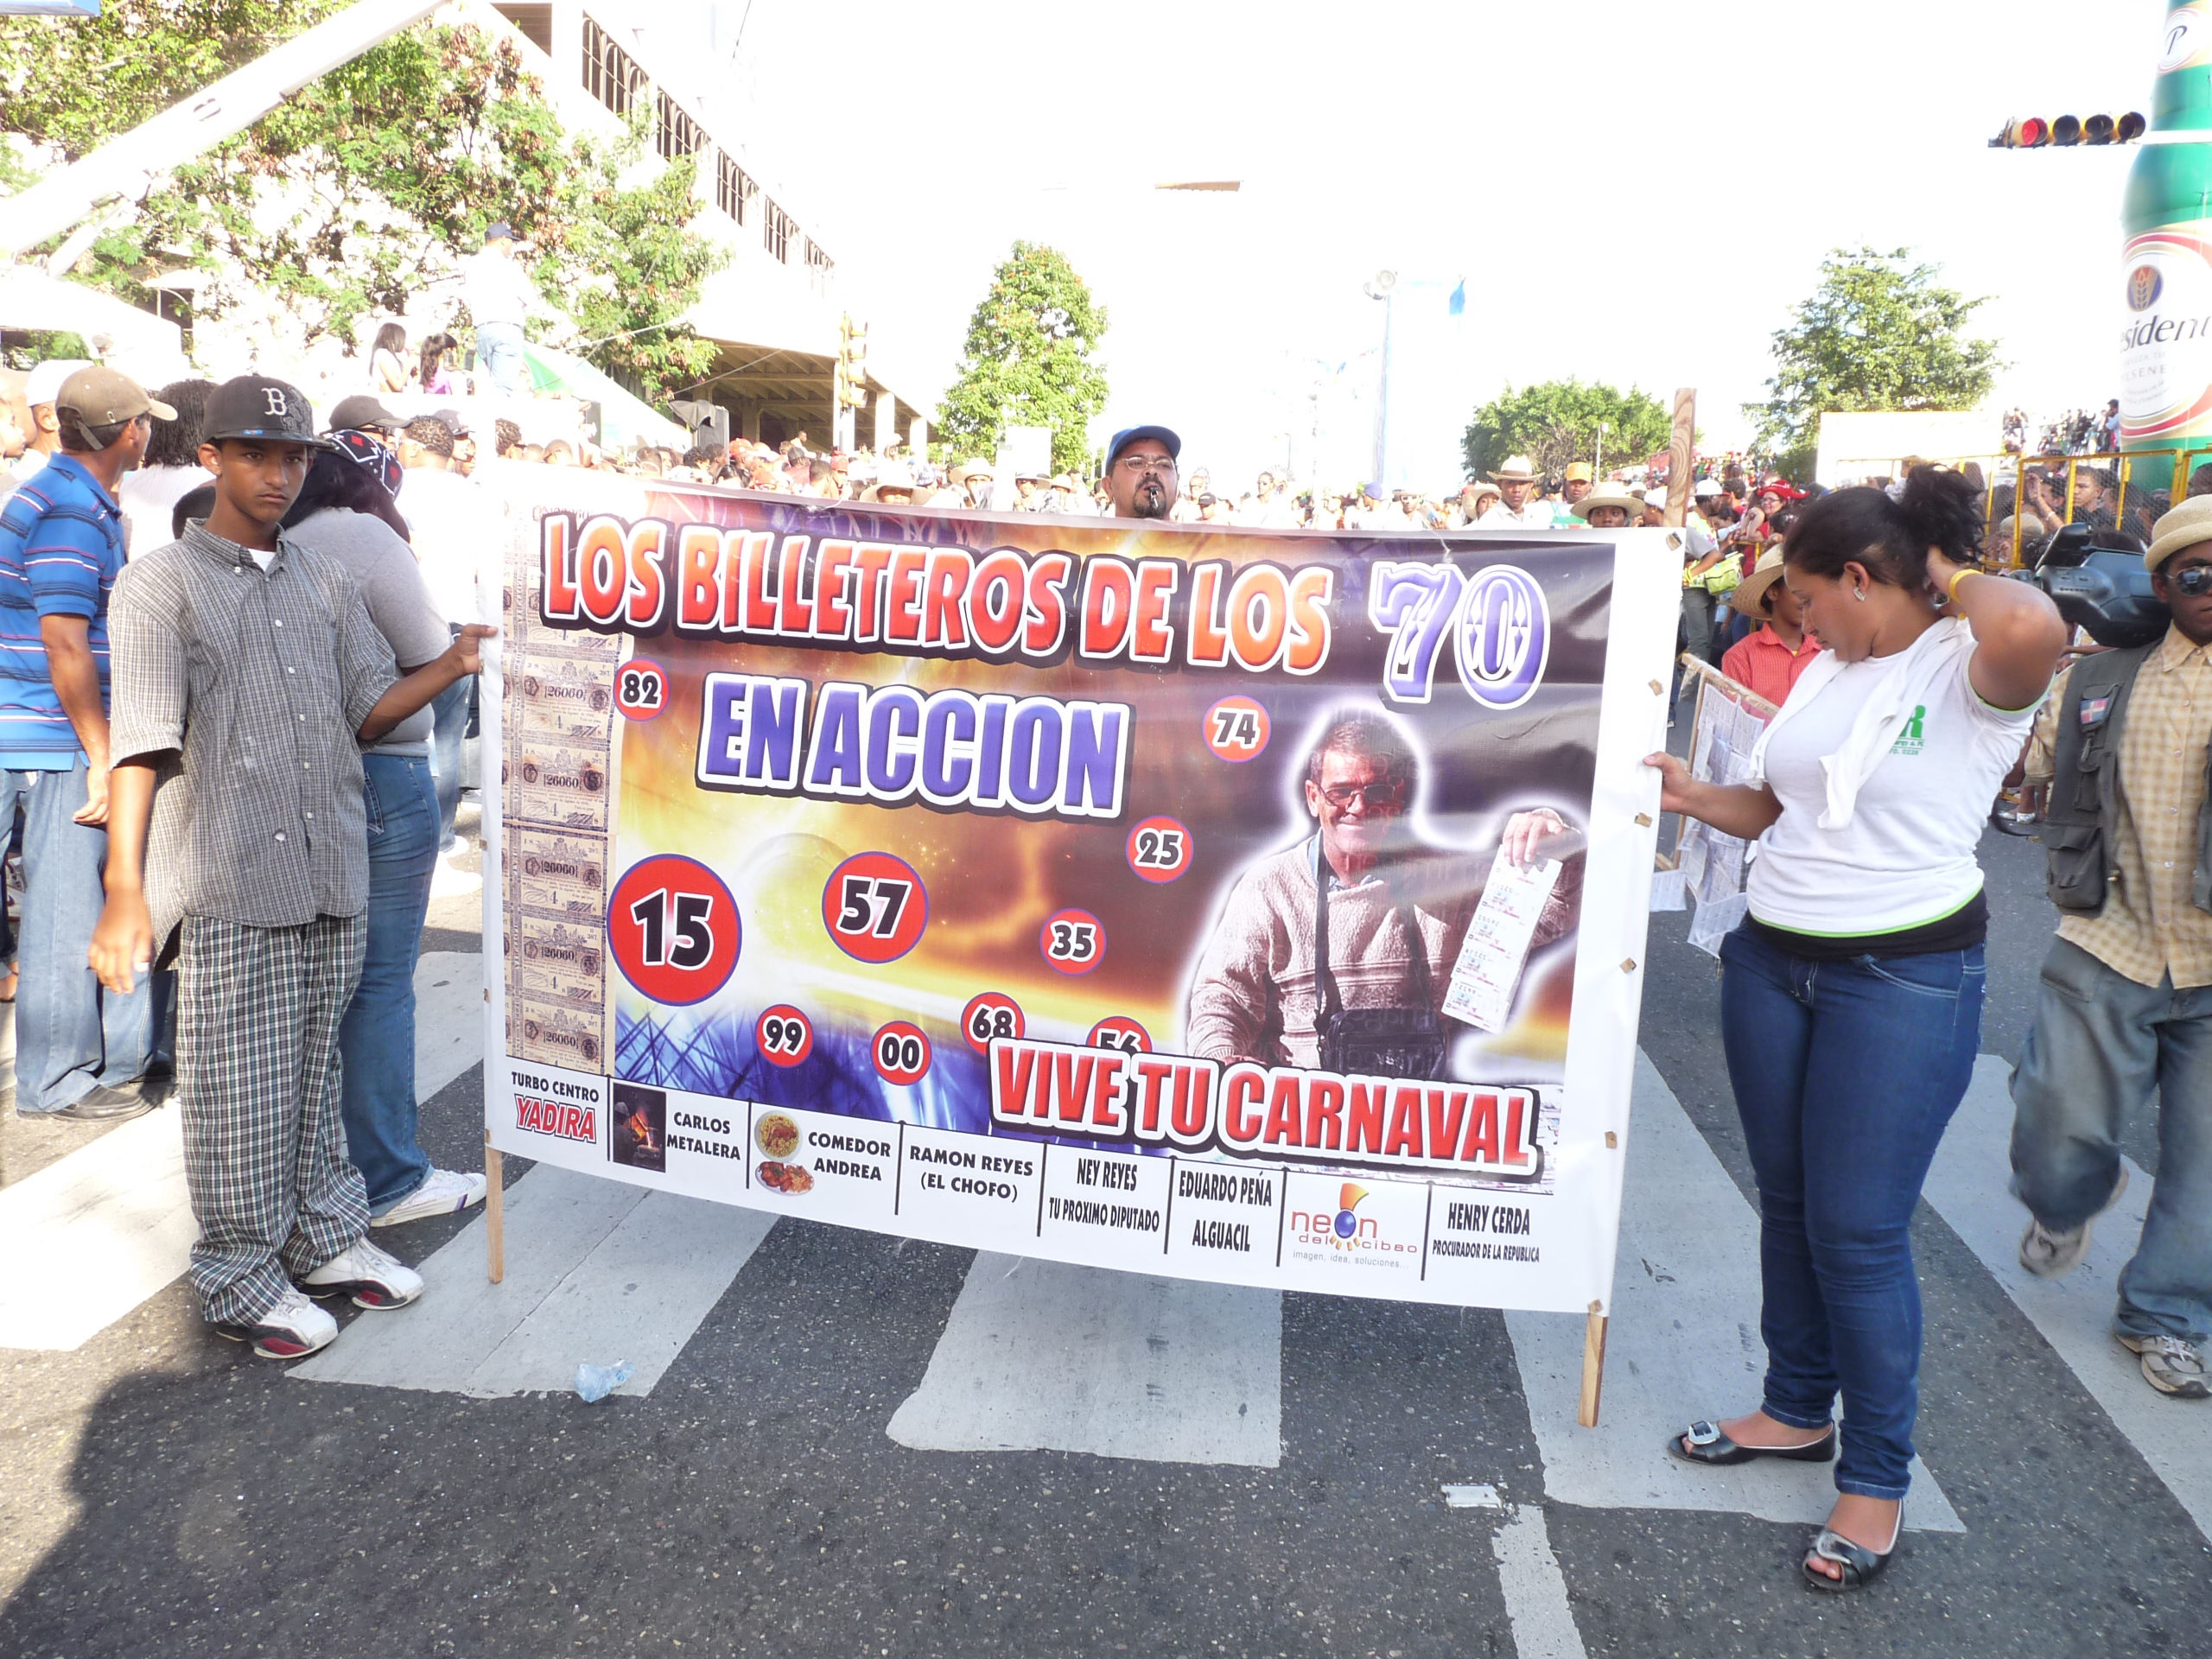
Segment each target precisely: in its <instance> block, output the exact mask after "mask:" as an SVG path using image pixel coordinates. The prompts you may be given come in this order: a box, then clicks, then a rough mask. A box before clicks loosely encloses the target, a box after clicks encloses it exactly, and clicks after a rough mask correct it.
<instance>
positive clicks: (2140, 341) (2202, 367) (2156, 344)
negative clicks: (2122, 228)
mask: <svg viewBox="0 0 2212 1659" xmlns="http://www.w3.org/2000/svg"><path fill="white" fill-rule="evenodd" d="M2125 267H2126V302H2127V323H2126V332H2125V333H2123V334H2122V335H2121V336H2120V423H2121V434H2122V442H2126V443H2128V444H2135V443H2139V442H2149V441H2155V440H2158V439H2161V438H2175V437H2194V436H2196V435H2200V434H2201V433H2202V432H2203V431H2205V430H2206V429H2212V219H2196V220H2192V221H2190V223H2187V224H2183V225H2167V226H2160V227H2159V228H2158V229H2157V230H2153V231H2145V232H2143V233H2142V234H2140V235H2139V236H2135V237H2132V238H2129V240H2128V244H2127V255H2126V261H2125Z"/></svg>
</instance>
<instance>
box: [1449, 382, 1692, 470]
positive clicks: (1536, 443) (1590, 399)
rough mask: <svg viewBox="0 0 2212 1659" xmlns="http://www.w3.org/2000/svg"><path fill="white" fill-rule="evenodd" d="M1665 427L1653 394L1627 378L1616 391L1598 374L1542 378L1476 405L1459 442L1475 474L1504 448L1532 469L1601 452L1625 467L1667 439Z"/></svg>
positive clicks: (1493, 466)
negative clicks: (1587, 381)
mask: <svg viewBox="0 0 2212 1659" xmlns="http://www.w3.org/2000/svg"><path fill="white" fill-rule="evenodd" d="M1600 428H1603V430H1602V431H1600V430H1599V429H1600ZM1671 429H1672V422H1671V421H1670V419H1669V416H1668V414H1667V411H1666V410H1665V408H1664V407H1662V405H1661V404H1660V402H1659V400H1658V399H1657V398H1656V397H1652V396H1651V395H1650V394H1649V392H1646V391H1639V390H1637V388H1636V387H1634V386H1630V388H1629V389H1628V390H1627V391H1620V390H1618V388H1616V387H1613V386H1609V385H1605V384H1604V383H1603V382H1597V383H1594V384H1592V385H1584V384H1583V383H1582V382H1581V381H1580V380H1576V379H1572V378H1569V379H1566V380H1544V381H1540V382H1539V383H1537V384H1536V385H1533V386H1523V387H1522V389H1521V390H1520V391H1515V390H1514V389H1513V388H1512V387H1511V386H1510V385H1509V386H1507V387H1506V389H1505V391H1503V393H1502V394H1501V395H1500V396H1498V397H1494V398H1492V399H1491V401H1490V402H1489V403H1487V404H1484V405H1483V406H1482V407H1481V408H1479V409H1478V410H1476V411H1475V417H1474V419H1473V420H1471V421H1470V422H1468V423H1467V430H1466V435H1465V437H1464V438H1463V439H1462V440H1461V442H1460V448H1461V450H1462V452H1463V453H1464V454H1465V456H1466V458H1467V470H1468V472H1469V473H1471V474H1473V475H1474V476H1476V477H1478V478H1479V477H1481V476H1482V475H1483V474H1485V473H1492V472H1495V471H1497V467H1498V465H1499V463H1501V462H1502V461H1504V460H1505V458H1506V457H1507V456H1509V455H1527V456H1529V458H1530V459H1531V460H1532V461H1535V464H1536V470H1537V471H1538V472H1540V473H1543V474H1547V475H1548V476H1550V477H1553V478H1556V477H1558V476H1559V475H1560V473H1562V472H1563V471H1565V470H1566V468H1567V464H1568V463H1569V462H1570V461H1590V462H1592V464H1595V463H1596V462H1597V461H1599V458H1600V457H1601V456H1604V457H1608V458H1610V459H1611V462H1612V464H1613V465H1615V466H1620V467H1625V466H1629V465H1630V464H1632V463H1634V462H1637V461H1645V460H1649V458H1650V457H1651V456H1652V455H1653V454H1656V453H1657V452H1658V451H1660V450H1662V449H1664V448H1666V447H1667V439H1668V435H1669V431H1670V430H1671Z"/></svg>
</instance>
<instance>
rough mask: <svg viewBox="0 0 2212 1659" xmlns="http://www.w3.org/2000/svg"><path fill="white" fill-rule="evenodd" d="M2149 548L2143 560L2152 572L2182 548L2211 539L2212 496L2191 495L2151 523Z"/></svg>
mask: <svg viewBox="0 0 2212 1659" xmlns="http://www.w3.org/2000/svg"><path fill="white" fill-rule="evenodd" d="M2151 538H2152V539H2151V550H2150V551H2149V552H2147V553H2145V555H2144V556H2143V563H2145V564H2146V565H2148V566H2149V567H2150V568H2151V570H2152V573H2153V574H2154V575H2155V574H2156V573H2157V571H2158V568H2159V567H2160V566H2161V565H2163V564H2164V563H2165V562H2166V561H2167V560H2168V559H2171V557H2173V556H2174V555H2175V554H2177V553H2178V552H2180V551H2181V550H2182V549H2183V548H2185V547H2195V546H2196V544H2197V543H2199V542H2212V495H2194V496H2191V497H2190V499H2188V500H2186V501H2184V502H2183V503H2182V504H2181V505H2179V506H2177V507H2176V508H2175V509H2174V510H2173V511H2172V512H2170V513H2168V514H2166V516H2165V517H2164V518H2161V519H2159V520H2158V523H2157V524H2153V525H2152V526H2151Z"/></svg>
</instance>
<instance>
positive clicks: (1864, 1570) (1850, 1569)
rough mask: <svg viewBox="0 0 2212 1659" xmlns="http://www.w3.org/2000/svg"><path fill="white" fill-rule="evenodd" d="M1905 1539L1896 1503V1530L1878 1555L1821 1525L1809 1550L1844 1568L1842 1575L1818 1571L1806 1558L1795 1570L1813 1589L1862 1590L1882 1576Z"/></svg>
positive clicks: (1900, 1509) (1832, 1590)
mask: <svg viewBox="0 0 2212 1659" xmlns="http://www.w3.org/2000/svg"><path fill="white" fill-rule="evenodd" d="M1902 1542H1904V1504H1902V1503H1900V1504H1898V1505H1897V1530H1896V1531H1895V1532H1893V1533H1891V1535H1890V1547H1889V1548H1887V1549H1885V1550H1884V1551H1883V1552H1882V1553H1881V1554H1878V1555H1877V1554H1875V1553H1874V1552H1873V1551H1872V1550H1871V1549H1868V1548H1866V1547H1865V1546H1863V1545H1860V1544H1854V1543H1853V1542H1852V1541H1851V1540H1850V1539H1848V1538H1847V1537H1845V1536H1844V1535H1842V1534H1841V1533H1840V1532H1831V1531H1829V1530H1827V1529H1826V1528H1822V1529H1821V1532H1820V1535H1819V1536H1817V1537H1815V1539H1814V1540H1813V1548H1812V1553H1813V1554H1815V1555H1817V1556H1819V1557H1820V1558H1821V1560H1824V1561H1834V1563H1835V1564H1836V1565H1837V1566H1838V1567H1840V1568H1842V1570H1843V1576H1842V1577H1841V1578H1836V1579H1832V1578H1830V1577H1828V1575H1827V1573H1822V1572H1819V1571H1817V1570H1816V1569H1815V1567H1813V1565H1812V1563H1810V1562H1809V1561H1800V1562H1799V1563H1798V1564H1797V1566H1798V1570H1799V1571H1800V1572H1802V1573H1804V1575H1805V1582H1806V1583H1807V1584H1808V1585H1810V1586H1812V1587H1813V1588H1814V1589H1815V1590H1826V1591H1828V1592H1832V1593H1833V1592H1842V1591H1845V1590H1863V1589H1865V1588H1866V1586H1868V1585H1870V1584H1872V1583H1873V1582H1874V1580H1877V1579H1878V1578H1880V1577H1881V1576H1882V1570H1883V1569H1884V1568H1885V1567H1888V1566H1889V1564H1890V1563H1891V1561H1892V1560H1895V1559H1896V1558H1897V1546H1898V1545H1899V1544H1900V1543H1902Z"/></svg>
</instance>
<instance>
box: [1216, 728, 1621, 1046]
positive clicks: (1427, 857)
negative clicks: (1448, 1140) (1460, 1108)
mask: <svg viewBox="0 0 2212 1659" xmlns="http://www.w3.org/2000/svg"><path fill="white" fill-rule="evenodd" d="M1302 793H1303V796H1304V801H1305V810H1306V817H1307V818H1308V819H1310V820H1311V830H1312V833H1310V834H1308V835H1307V836H1306V837H1305V838H1304V839H1303V840H1301V841H1300V842H1297V843H1296V844H1294V845H1293V846H1290V847H1287V848H1285V849H1282V850H1281V851H1280V852H1276V853H1272V854H1269V855H1267V856H1265V857H1263V858H1262V859H1260V860H1259V861H1257V862H1255V863H1254V864H1252V865H1250V866H1249V867H1248V868H1246V869H1245V870H1244V872H1243V874H1241V875H1240V876H1238V877H1237V879H1236V882H1235V884H1234V885H1233V886H1232V887H1230V893H1229V897H1228V899H1227V901H1226V902H1225V903H1224V905H1223V906H1222V911H1221V917H1220V919H1219V920H1218V921H1217V922H1216V923H1215V925H1214V929H1213V932H1212V935H1211V938H1208V939H1207V941H1206V945H1205V950H1204V951H1203V952H1202V953H1201V955H1200V957H1199V959H1198V967H1197V969H1196V970H1195V971H1194V972H1193V973H1192V976H1191V989H1190V996H1189V1004H1188V1007H1187V1009H1186V1011H1185V1017H1184V1025H1183V1040H1184V1045H1185V1052H1189V1053H1192V1054H1196V1055H1201V1056H1204V1057H1205V1058H1208V1059H1216V1060H1222V1061H1232V1060H1252V1061H1255V1062H1257V1063H1258V1064H1261V1065H1295V1066H1306V1067H1318V1068H1319V1070H1321V1071H1333V1072H1336V1073H1338V1074H1339V1075H1341V1076H1359V1077H1375V1076H1381V1077H1432V1078H1441V1077H1445V1076H1446V1066H1447V1064H1448V1061H1449V1050H1450V1046H1451V1040H1452V1035H1453V1034H1454V1033H1455V1032H1456V1031H1458V1030H1462V1029H1465V1027H1455V1026H1453V1025H1452V1024H1450V1023H1449V1022H1448V1021H1447V1020H1446V1019H1445V1017H1444V1013H1443V1008H1444V997H1445V993H1446V990H1447V989H1448V988H1450V984H1451V980H1452V969H1453V967H1454V966H1455V964H1456V963H1458V961H1459V948H1460V946H1461V944H1463V943H1464V942H1465V939H1466V937H1467V930H1468V927H1469V925H1471V923H1472V922H1473V920H1474V916H1475V911H1476V909H1477V907H1478V906H1479V905H1480V904H1481V903H1482V897H1483V889H1484V887H1485V886H1486V885H1487V884H1488V882H1489V880H1490V876H1491V870H1492V868H1493V866H1494V864H1495V862H1496V861H1497V855H1498V853H1499V852H1500V851H1501V850H1502V851H1503V853H1504V855H1505V858H1506V860H1507V861H1508V862H1509V863H1510V864H1511V865H1513V866H1514V867H1516V868H1528V867H1529V866H1530V865H1533V864H1535V863H1537V862H1539V861H1541V860H1544V859H1548V858H1556V859H1560V860H1562V861H1564V865H1563V868H1561V870H1560V873H1559V875H1558V879H1557V880H1556V881H1555V883H1554V887H1553V888H1552V892H1551V894H1550V896H1549V897H1548V899H1546V901H1545V903H1544V906H1543V910H1542V912H1541V915H1540V916H1539V917H1538V918H1537V923H1536V929H1535V938H1533V940H1532V941H1531V943H1530V949H1531V950H1532V951H1535V950H1542V949H1543V948H1544V947H1545V946H1547V945H1548V944H1554V942H1556V941H1558V940H1560V939H1562V938H1566V937H1567V936H1568V935H1569V934H1570V933H1572V932H1573V928H1574V923H1575V918H1576V917H1577V915H1578V914H1579V913H1580V906H1581V893H1582V868H1583V863H1584V859H1583V856H1582V846H1583V838H1582V836H1580V833H1579V832H1577V831H1576V830H1574V829H1573V828H1571V827H1570V826H1569V825H1568V823H1567V821H1566V820H1565V819H1564V818H1563V817H1560V814H1559V813H1557V812H1555V811H1554V810H1552V809H1551V808H1549V807H1536V808H1534V809H1532V810H1524V811H1519V812H1515V813H1512V814H1511V815H1510V816H1509V817H1507V818H1506V819H1505V821H1504V823H1503V827H1502V828H1501V829H1500V831H1499V836H1498V840H1497V842H1493V843H1491V844H1490V845H1487V846H1483V847H1478V848H1476V849H1467V850H1463V849H1459V848H1446V847H1437V846H1434V845H1432V844H1429V843H1427V842H1424V841H1423V840H1422V838H1421V832H1420V829H1419V826H1418V824H1417V823H1416V819H1415V816H1414V814H1415V809H1416V808H1417V807H1418V805H1419V804H1420V799H1421V761H1420V759H1419V756H1418V754H1417V753H1416V752H1415V750H1414V747H1413V745H1412V743H1411V742H1410V741H1408V737H1407V735H1406V734H1405V733H1404V732H1403V731H1402V729H1401V728H1399V726H1398V725H1397V723H1396V722H1395V721H1393V720H1391V719H1389V717H1388V716H1387V715H1383V714H1381V713H1379V712H1377V711H1375V710H1371V709H1339V710H1338V711H1336V712H1335V713H1332V714H1331V715H1327V716H1325V718H1324V719H1323V721H1322V722H1321V724H1320V727H1319V733H1318V735H1317V736H1316V737H1315V739H1314V741H1313V744H1312V746H1311V747H1309V748H1308V750H1307V751H1306V757H1305V777H1304V779H1303V785H1302ZM1525 971H1526V970H1525V967H1524V969H1523V974H1524V976H1525Z"/></svg>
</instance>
